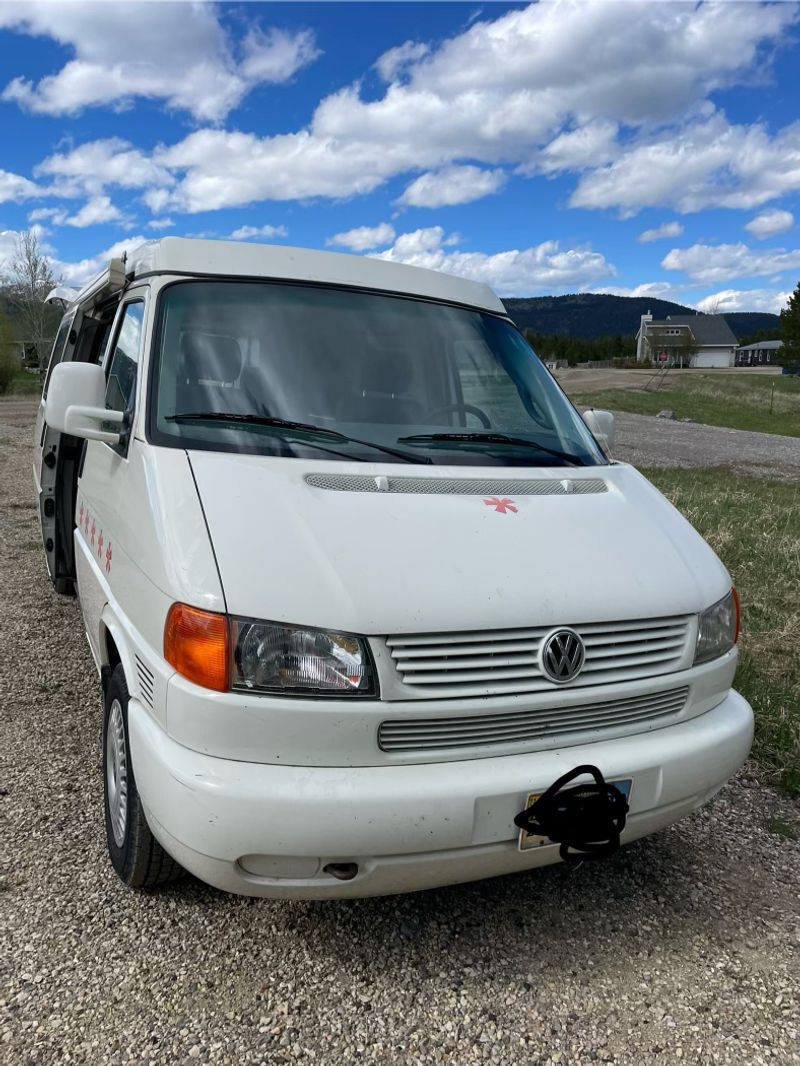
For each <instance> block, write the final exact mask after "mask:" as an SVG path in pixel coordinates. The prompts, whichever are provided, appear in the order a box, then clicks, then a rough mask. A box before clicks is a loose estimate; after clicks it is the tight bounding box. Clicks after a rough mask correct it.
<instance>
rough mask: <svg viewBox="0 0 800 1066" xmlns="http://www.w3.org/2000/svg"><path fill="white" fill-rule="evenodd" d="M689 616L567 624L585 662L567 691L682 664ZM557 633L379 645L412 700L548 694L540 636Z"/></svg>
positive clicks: (437, 637)
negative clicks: (578, 639) (576, 635)
mask: <svg viewBox="0 0 800 1066" xmlns="http://www.w3.org/2000/svg"><path fill="white" fill-rule="evenodd" d="M690 622H691V616H683V617H676V616H674V615H672V616H669V617H666V618H649V619H635V620H633V621H630V622H589V623H585V624H580V625H574V626H573V627H572V628H574V629H575V630H577V632H578V633H579V634H580V636H581V638H582V639H583V641H584V645H585V649H586V659H585V663H584V666H583V669H582V670H581V672H580V674H579V675H578V677H577V678H575V680H574V681H571V682H569V688H579V687H581V686H585V685H598V684H608V683H610V682H612V681H627V680H633V679H637V678H643V677H649V676H655V675H657V674H663V673H667V672H669V671H671V670H676V669H679V668H680V667H681V666H682V665H687V666H688V665H689V664H688V662H686V656H687V653H688V649H687V641H688V637H689V629H690ZM553 628H556V627H550V626H536V627H530V628H525V629H503V630H497V631H495V632H492V631H489V632H487V631H483V632H481V631H466V632H463V633H458V632H456V633H412V634H403V635H395V636H391V637H388V638H387V639H386V646H387V648H388V651H389V654H390V656H391V658H392V661H393V662H394V665H395V669H396V670H397V673H398V676H399V678H400V680H401V682H402V683H403V684H404V685H406V686H408V687H409V689H410V690H411V693H410V695H412V697H413V696H414V695H416V696H423V695H426V694H427V695H429V696H434V697H437V698H442V697H444V696H468V695H492V694H498V695H499V694H502V693H514V692H541V691H547V690H551V689H552V688H553V687H554V683H553V682H552V681H551V680H550V679H549V678H548V677H547V676H546V675H545V674H544V673H543V672H542V671H541V669H540V667H539V648H540V645H541V642H542V640H543V638H544V637H545V636H546V635H547V634H548V633H549V632H550V631H551V629H553Z"/></svg>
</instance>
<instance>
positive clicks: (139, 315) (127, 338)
mask: <svg viewBox="0 0 800 1066" xmlns="http://www.w3.org/2000/svg"><path fill="white" fill-rule="evenodd" d="M143 322H144V303H142V302H141V301H138V300H137V301H135V302H131V303H129V304H126V305H125V307H124V308H123V311H122V318H121V320H120V324H119V330H118V331H117V338H116V341H115V343H114V350H113V352H112V354H111V359H110V362H109V365H108V374H107V378H106V381H107V384H106V407H107V408H109V410H111V411H129V410H130V409H131V408H132V407H133V399H134V394H135V391H136V370H137V367H138V364H139V349H140V347H141V343H142V324H143Z"/></svg>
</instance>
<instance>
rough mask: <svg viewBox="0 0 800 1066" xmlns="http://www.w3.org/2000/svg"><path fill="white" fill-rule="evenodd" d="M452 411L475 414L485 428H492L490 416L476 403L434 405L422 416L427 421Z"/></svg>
mask: <svg viewBox="0 0 800 1066" xmlns="http://www.w3.org/2000/svg"><path fill="white" fill-rule="evenodd" d="M450 411H463V412H464V414H467V415H475V417H476V418H477V419H478V421H479V422H480V424H481V425H482V426H483V428H484V429H491V428H492V423H491V422H490V421H489V416H488V415H487V414H486V412H485V411H482V410H481V408H480V407H476V406H475V404H474V403H448V404H445V406H444V407H434V408H433V410H431V411H426V412H425V414H424V415H423V416H422V418H423V421H425V422H427V421H428V420H429V419H431V418H434V417H435V416H436V415H446V414H449V412H450Z"/></svg>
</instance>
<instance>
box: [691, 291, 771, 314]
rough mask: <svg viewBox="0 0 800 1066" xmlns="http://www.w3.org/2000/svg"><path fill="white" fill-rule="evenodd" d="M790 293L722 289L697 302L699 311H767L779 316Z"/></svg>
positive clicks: (723, 312)
mask: <svg viewBox="0 0 800 1066" xmlns="http://www.w3.org/2000/svg"><path fill="white" fill-rule="evenodd" d="M790 296H791V293H790V292H775V291H773V290H772V289H723V290H722V291H721V292H714V293H711V294H710V295H709V296H705V297H704V298H703V299H702V300H700V301H698V304H697V307H698V308H699V310H701V311H716V312H717V314H723V315H724V314H725V313H726V312H729V311H769V312H771V313H772V314H774V315H777V314H780V312H781V311H782V310H783V308H784V307H786V304H787V303H788V302H789V297H790Z"/></svg>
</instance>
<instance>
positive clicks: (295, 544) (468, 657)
mask: <svg viewBox="0 0 800 1066" xmlns="http://www.w3.org/2000/svg"><path fill="white" fill-rule="evenodd" d="M61 295H62V296H63V293H62V294H61ZM68 299H69V300H70V303H69V306H68V308H67V311H66V314H65V317H64V320H63V324H62V326H61V329H60V332H59V334H58V338H57V340H56V343H55V347H54V351H53V356H52V361H51V366H50V369H49V372H48V378H47V381H46V385H45V394H44V397H43V401H42V408H41V412H40V415H39V419H38V424H37V429H36V445H37V449H38V454H37V459H36V463H35V477H36V489H37V492H38V495H39V500H40V511H41V520H42V532H43V541H44V547H45V552H46V556H47V566H48V571H49V574H50V578H51V580H52V581H53V583H54V585H55V587H56V589H58V590H59V591H60V592H63V593H70V592H72V591H77V593H78V595H79V597H80V604H81V609H82V612H83V619H84V624H85V627H86V634H87V637H88V640H89V644H90V646H91V649H92V654H93V656H94V659H95V662H96V663H97V667H98V670H99V672H100V676H101V678H102V686H103V694H104V713H103V748H102V750H103V760H104V782H105V821H106V830H107V837H108V847H109V852H110V855H111V861H112V863H113V865H114V868H115V869H116V871H117V873H118V874H119V876H120V877H121V878H122V880H123V881H124V882H125V883H126V884H128V885H131V886H138V887H144V886H152V885H155V884H157V883H159V882H161V881H163V880H166V879H169V878H171V877H174V876H175V874H176V873H177V872H179V871H180V869H181V868H184V869H186V870H189V871H191V872H192V873H193V874H196V875H197V876H198V877H200V878H202V879H203V880H204V881H207V882H209V883H210V884H212V885H216V886H218V887H219V888H222V889H225V890H228V891H231V892H239V893H245V894H250V895H260V896H294V897H306V898H313V897H334V896H365V895H377V894H384V893H394V892H404V891H410V890H414V889H423V888H430V887H433V886H437V885H445V884H450V883H454V882H458V881H467V880H471V879H475V878H482V877H489V876H493V875H496V874H507V873H512V872H514V871H519V870H527V869H530V868H532V867H536V866H541V865H544V864H547V863H553V862H557V861H559V859H560V858H566V859H567V860H569V861H573V860H575V859H583V858H586V857H594V856H596V855H598V854H610V853H611V852H613V851H614V850H615V848H616V847H617V846H618V844H619V842H620V839H621V840H622V842H623V843H624V842H626V841H630V840H633V839H635V838H636V837H640V836H642V835H644V834H646V833H651V832H653V831H654V830H657V829H661V828H662V827H664V826H666V825H669V824H670V823H672V822H674V821H676V820H677V819H679V818H682V817H683V816H684V815H687V814H689V813H690V812H691V811H693V810H694V809H695V808H697V807H699V806H700V805H701V804H703V803H705V802H706V801H707V800H708V799H709V798H710V797H711V796H713V795H714V793H715V792H716V791H717V790H718V789H719V788H720V787H721V786H722V784H723V783H724V782H725V781H726V780H727V779H728V778H729V777H730V775H731V774H732V773H733V772H734V771H735V770H736V768H737V767H738V766H739V765H740V764H741V763H742V762H743V760H744V759H745V758H746V757H747V754H748V751H749V749H750V744H751V739H752V731H753V719H752V712H751V710H750V707H749V706H748V704H747V703H746V702H745V700H744V699H742V697H741V696H739V695H738V694H737V693H736V692H734V691H732V690H731V683H732V681H733V676H734V671H735V668H736V640H737V636H738V628H739V619H738V613H739V608H738V601H737V598H736V594H735V591H734V590H733V589H732V587H731V579H730V577H729V575H728V573H727V572H726V570H725V568H724V566H723V565H722V564H721V563H720V561H719V560H718V559H717V557H716V556H715V555H714V553H713V551H712V550H711V549H710V548H709V547H708V546H707V545H706V544H705V542H704V541H703V540H702V539H701V538H700V537H699V536H698V534H697V533H696V532H695V531H694V530H693V529H692V528H691V526H690V525H689V524H688V523H687V522H686V521H685V520H684V519H683V518H682V517H681V516H680V514H678V512H677V511H676V510H675V509H674V508H673V507H672V506H671V505H670V504H669V503H667V501H666V500H665V499H664V498H663V497H662V496H661V495H660V494H659V493H658V492H657V491H656V490H655V489H654V488H653V487H652V485H650V484H649V483H648V482H647V481H646V480H645V479H644V478H643V477H642V476H641V475H640V474H639V473H637V472H636V470H634V469H633V468H632V467H630V466H628V465H626V464H624V463H616V462H613V461H612V460H611V459H610V458H609V457H608V450H609V448H610V446H611V443H612V437H613V419H612V417H611V416H610V415H608V414H607V413H604V412H593V413H589V414H588V415H587V416H585V417H584V418H583V419H582V418H581V417H580V415H579V414H578V413H577V411H576V410H575V409H574V408H573V406H572V405H571V404H570V402H569V401H568V400H567V399H566V397H565V396H564V394H563V393H562V392H561V390H560V389H559V387H558V385H557V384H556V382H555V381H554V379H553V378H552V376H551V375H550V374H549V373H548V371H547V370H546V369H545V367H544V366H543V365H542V363H541V362H540V361H539V359H538V358H537V357H536V356H535V354H534V353H533V352H532V350H531V349H530V347H529V346H528V344H527V343H526V341H525V340H524V338H523V337H522V335H521V334H520V332H519V331H518V330H517V329H516V328H515V326H514V325H513V323H512V322H511V321H510V320H509V318H508V316H507V314H506V312H505V309H504V307H503V304H502V303H501V302H500V300H499V299H498V298H497V297H496V296H495V295H494V294H493V293H492V292H491V291H490V290H489V289H488V288H486V287H485V286H483V285H479V284H475V283H473V282H470V281H464V280H462V279H459V278H454V277H449V276H446V275H443V274H439V273H435V272H432V271H427V270H420V269H415V268H411V267H405V266H401V265H398V264H396V263H390V262H384V261H380V260H375V259H368V258H361V257H358V256H349V255H335V254H328V253H322V252H317V251H307V250H301V249H294V248H283V247H281V248H278V247H267V246H259V245H243V244H233V243H226V242H215V241H201V240H183V239H176V238H167V239H165V240H161V241H159V242H154V243H152V244H146V245H143V246H142V247H141V248H140V249H139V250H138V251H137V252H136V253H134V254H133V255H132V256H131V257H130V258H129V259H128V261H127V262H123V261H114V262H112V263H111V264H110V266H109V268H108V269H107V270H106V271H104V273H103V274H102V275H101V276H100V277H98V278H97V279H96V280H95V281H94V282H93V283H92V284H91V285H89V286H87V287H86V288H85V289H84V290H83V291H82V292H80V293H79V294H75V295H74V297H73V296H69V297H68ZM543 793H544V794H545V796H544V798H539V797H541V795H542V794H543Z"/></svg>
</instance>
